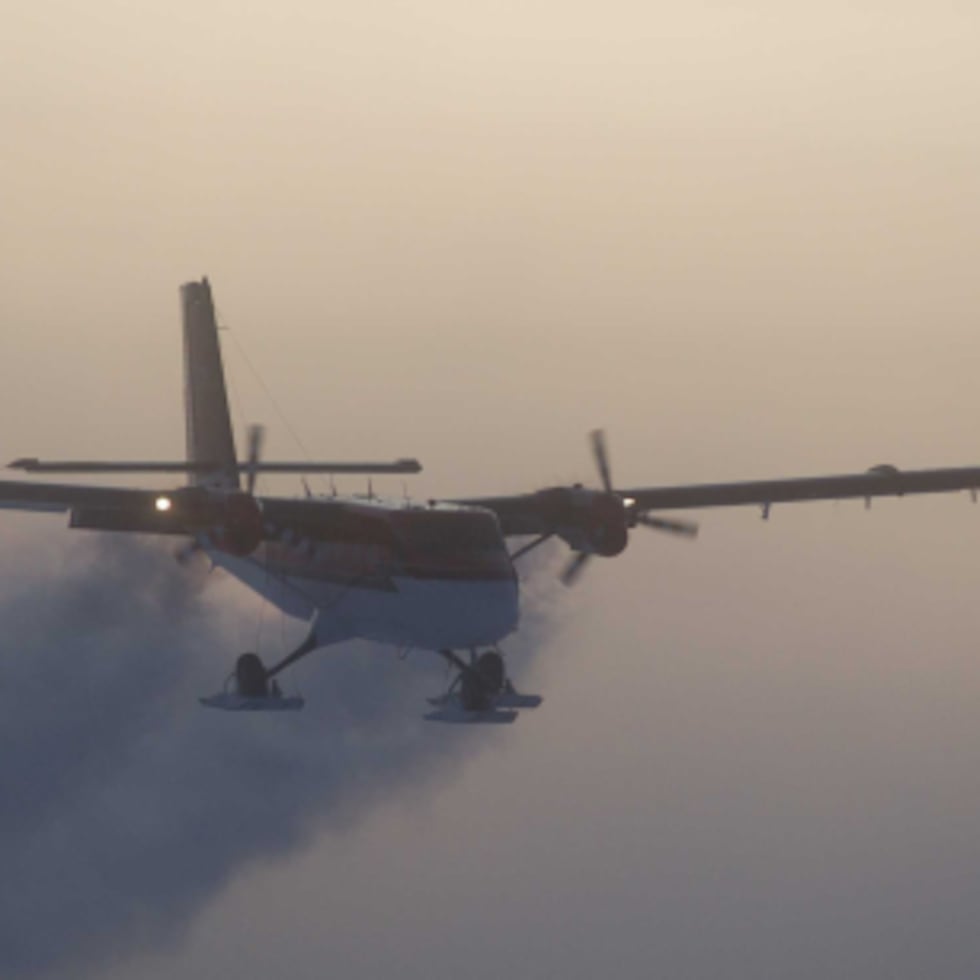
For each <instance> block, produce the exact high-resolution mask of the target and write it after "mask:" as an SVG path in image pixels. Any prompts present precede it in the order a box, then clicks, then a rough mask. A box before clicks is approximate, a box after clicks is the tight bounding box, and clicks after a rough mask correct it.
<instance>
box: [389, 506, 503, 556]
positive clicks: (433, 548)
mask: <svg viewBox="0 0 980 980" xmlns="http://www.w3.org/2000/svg"><path fill="white" fill-rule="evenodd" d="M398 518H399V519H398V520H397V522H396V523H395V528H396V534H397V536H398V539H399V541H400V542H401V543H402V545H403V546H404V548H405V550H406V551H407V552H409V553H410V554H413V555H431V556H444V555H450V554H487V553H499V552H500V551H501V550H503V548H504V543H503V538H502V536H501V533H500V525H499V524H498V523H497V518H496V516H495V515H493V514H491V513H481V512H479V511H409V512H405V513H403V514H400V515H398Z"/></svg>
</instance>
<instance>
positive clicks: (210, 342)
mask: <svg viewBox="0 0 980 980" xmlns="http://www.w3.org/2000/svg"><path fill="white" fill-rule="evenodd" d="M180 298H181V305H182V307H183V318H184V411H185V413H186V421H187V461H188V462H190V463H208V464H211V463H213V464H214V469H213V470H212V469H208V470H206V471H204V472H197V473H195V472H192V473H191V475H190V477H189V482H190V483H191V484H193V485H201V486H208V487H215V488H218V489H224V490H232V489H236V490H237V489H238V488H239V487H240V482H239V478H238V469H237V467H236V457H235V437H234V435H233V433H232V431H231V417H230V415H229V412H228V394H227V391H226V390H225V373H224V368H223V366H222V363H221V348H220V346H219V344H218V324H217V322H216V320H215V316H214V303H213V302H212V300H211V284H210V283H209V282H208V281H207V279H202V280H201V281H200V282H189V283H186V284H185V285H183V286H181V288H180Z"/></svg>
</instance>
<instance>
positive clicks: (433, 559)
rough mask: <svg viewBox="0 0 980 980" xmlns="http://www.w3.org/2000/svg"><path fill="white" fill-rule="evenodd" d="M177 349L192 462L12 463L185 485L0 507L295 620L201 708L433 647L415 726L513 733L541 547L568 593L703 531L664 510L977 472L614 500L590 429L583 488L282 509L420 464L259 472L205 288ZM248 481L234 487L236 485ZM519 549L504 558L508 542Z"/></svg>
mask: <svg viewBox="0 0 980 980" xmlns="http://www.w3.org/2000/svg"><path fill="white" fill-rule="evenodd" d="M180 296H181V308H182V322H183V347H184V403H185V405H184V407H185V420H186V447H187V453H186V459H185V460H181V461H175V462H163V461H152V460H151V461H142V462H109V461H86V460H78V461H42V460H40V459H36V458H21V459H17V460H15V461H14V462H13V463H11V464H10V466H11V467H12V468H14V469H18V470H21V471H24V472H27V473H38V474H51V473H84V474H93V473H100V474H116V473H132V472H142V473H156V474H170V473H185V474H186V475H187V482H186V484H185V485H183V486H179V487H175V488H168V489H161V490H148V489H139V488H133V487H119V486H90V485H84V484H78V483H62V484H58V483H48V482H44V481H35V482H28V481H22V480H17V481H0V508H5V509H13V510H25V511H42V512H62V513H64V512H67V513H68V515H69V516H68V524H69V527H71V528H79V529H89V530H96V531H112V532H118V533H138V534H155V535H169V536H173V537H176V538H181V539H185V540H186V539H189V544H184V545H183V546H182V547H181V548H180V549H179V551H178V553H177V556H178V559H179V560H182V561H185V560H187V559H188V558H189V557H190V556H192V555H194V554H195V553H203V554H205V555H207V556H208V557H209V558H210V560H211V561H212V563H213V564H214V565H215V566H217V567H219V568H222V569H225V570H226V571H227V572H229V573H230V574H231V575H233V576H234V577H235V578H237V579H238V580H240V581H241V582H243V583H244V584H245V585H246V586H248V587H249V588H251V589H252V590H254V591H255V592H257V593H259V594H260V595H261V596H263V597H264V598H265V599H267V600H268V601H269V602H270V603H272V604H273V605H274V606H276V607H278V608H279V609H280V610H282V612H283V613H285V614H286V615H288V616H292V617H296V618H299V619H302V620H304V621H306V622H307V623H308V625H309V628H308V630H307V632H306V635H305V637H304V639H303V641H302V643H300V644H299V645H298V646H297V647H296V648H295V649H294V650H292V651H291V652H289V653H288V654H287V655H286V656H285V657H283V658H282V659H281V660H279V661H278V662H277V663H275V664H273V665H271V666H266V665H265V664H264V663H263V662H262V660H261V659H260V658H259V656H258V655H257V654H256V653H254V652H246V653H243V654H241V655H240V656H239V657H238V659H237V661H236V663H235V666H234V669H233V671H232V672H231V674H230V675H229V678H228V680H227V681H226V683H225V687H224V689H223V690H222V691H220V692H219V693H217V694H214V695H211V696H209V697H203V698H201V699H200V700H201V703H202V704H203V705H204V706H206V707H209V708H215V709H221V710H225V711H238V712H254V711H271V712H276V711H295V710H298V709H300V708H302V707H303V704H304V702H303V699H302V698H300V697H297V696H287V695H285V694H283V692H282V691H281V689H280V687H279V682H278V679H277V678H278V675H279V674H280V673H282V672H283V671H284V670H285V669H286V668H288V667H289V666H291V665H292V664H294V663H296V662H297V661H298V660H300V659H302V658H303V657H306V656H308V655H309V654H310V653H312V652H313V651H315V650H319V649H322V648H324V647H328V646H332V645H335V644H340V643H344V642H346V641H348V640H352V639H357V638H360V639H367V640H373V641H376V642H379V643H382V644H386V645H389V646H393V647H396V648H398V649H399V650H402V651H408V650H423V651H431V652H433V653H435V654H438V655H439V656H441V657H442V658H443V659H444V660H445V661H446V663H447V664H448V666H449V668H450V669H451V671H452V672H453V679H452V682H451V683H450V685H449V687H448V689H447V690H446V691H445V692H444V693H443V694H442V695H440V696H438V697H435V698H431V699H430V706H431V708H432V709H433V710H432V711H430V712H429V713H428V714H426V715H425V716H424V717H425V718H426V719H427V720H430V721H436V722H446V723H451V724H459V723H462V724H472V723H483V724H510V723H512V722H513V721H514V720H515V719H516V718H517V717H518V715H519V713H520V711H521V710H524V709H529V708H536V707H538V706H539V705H540V704H541V702H542V698H541V697H540V696H538V695H530V694H520V693H518V692H517V691H516V690H515V688H514V685H513V683H512V681H511V679H510V678H509V676H508V674H507V670H506V666H505V661H504V658H503V654H502V653H501V651H500V643H501V641H503V640H504V639H505V638H506V637H507V636H509V635H510V634H512V633H513V632H514V631H515V630H516V629H517V628H518V623H519V619H520V594H519V593H520V588H519V580H518V576H517V572H516V563H517V562H518V561H520V560H521V558H523V557H524V556H525V555H527V554H528V553H530V552H531V551H533V550H534V549H535V548H537V547H538V546H540V545H541V544H543V543H544V542H545V541H549V540H552V539H555V538H557V539H559V540H561V541H563V542H564V543H565V544H566V545H568V547H569V548H570V550H571V557H570V559H569V561H568V563H567V565H566V566H565V568H564V570H563V572H562V573H561V580H562V582H564V583H565V584H566V585H572V584H574V583H575V582H576V581H577V580H578V578H579V576H580V575H581V574H582V572H583V571H584V569H585V567H586V566H587V565H588V563H589V562H590V561H591V560H592V559H593V558H595V557H600V558H613V557H615V556H617V555H619V554H621V553H622V552H623V551H624V550H625V548H626V547H627V544H628V543H629V539H630V534H631V532H632V531H633V530H635V529H636V528H639V527H644V528H647V529H650V530H654V531H661V532H665V533H669V534H675V535H680V536H683V537H688V538H693V537H694V536H696V534H697V531H698V527H697V525H696V524H694V523H693V522H691V521H689V520H687V519H677V518H673V517H665V516H663V513H664V512H671V511H676V510H694V509H701V508H710V507H730V506H745V505H754V506H758V507H760V508H761V509H762V516H763V517H764V518H768V517H769V512H770V508H771V507H772V506H773V505H774V504H778V503H787V502H793V501H813V500H840V499H847V498H858V499H860V498H863V499H864V500H865V501H866V502H869V503H870V501H871V499H872V498H875V497H895V496H897V497H901V496H905V495H907V494H923V493H943V492H951V491H957V490H967V491H969V492H970V493H971V495H972V496H973V498H974V500H975V499H976V494H977V491H978V489H980V467H958V468H947V469H931V470H909V471H902V470H899V469H897V468H896V467H894V466H891V465H878V466H873V467H872V468H871V469H869V470H868V471H867V472H864V473H854V474H844V475H839V476H818V477H802V478H789V479H775V480H761V481H746V482H739V483H709V484H693V485H681V486H662V487H637V488H629V489H617V488H616V487H615V485H614V483H613V479H612V472H611V468H610V461H609V453H608V449H607V445H606V440H605V436H604V435H603V433H602V432H601V431H599V430H597V431H595V432H593V433H592V434H591V448H592V454H593V457H594V460H595V463H596V467H597V470H598V476H599V486H598V487H597V488H590V487H585V486H583V485H581V484H574V485H570V486H555V487H547V488H544V489H540V490H535V491H531V492H529V493H523V494H515V495H509V496H496V497H474V498H467V499H447V500H428V501H425V502H421V503H420V502H411V501H409V500H397V501H391V500H382V499H380V498H378V497H376V496H375V495H374V494H373V493H371V494H369V495H368V496H367V497H363V496H352V497H345V496H337V495H331V496H329V497H313V496H310V495H309V494H308V495H307V496H306V497H305V498H289V497H281V496H266V495H259V494H257V493H256V480H257V478H258V476H259V474H261V473H299V474H305V473H314V472H318V473H368V474H373V473H417V472H419V471H420V469H421V466H420V464H419V463H418V461H417V460H414V459H399V460H394V461H392V462H382V463H377V462H355V463H340V462H295V463H294V462H265V461H263V460H262V458H261V453H262V441H263V430H262V428H261V427H258V426H253V427H251V428H250V429H249V430H248V434H247V454H246V458H245V460H244V461H241V460H239V457H238V456H237V454H236V450H235V439H234V434H233V431H232V426H231V420H230V413H229V408H228V398H227V392H226V387H225V376H224V367H223V363H222V357H221V349H220V344H219V339H218V324H217V320H216V316H215V310H214V302H213V297H212V292H211V286H210V284H209V282H208V280H207V279H206V278H203V279H201V280H200V281H192V282H188V283H186V284H184V285H183V286H182V287H181V289H180ZM242 477H244V485H243V481H242ZM511 538H517V539H520V540H521V543H520V545H519V546H517V547H516V548H514V550H511V549H510V547H509V545H508V540H509V539H511Z"/></svg>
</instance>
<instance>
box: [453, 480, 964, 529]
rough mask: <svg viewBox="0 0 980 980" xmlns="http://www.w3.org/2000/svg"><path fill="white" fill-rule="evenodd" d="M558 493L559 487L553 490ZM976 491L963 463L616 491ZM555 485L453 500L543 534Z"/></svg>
mask: <svg viewBox="0 0 980 980" xmlns="http://www.w3.org/2000/svg"><path fill="white" fill-rule="evenodd" d="M556 489H559V490H560V491H562V490H564V489H565V488H556ZM956 490H969V491H971V492H973V493H976V492H977V491H980V467H977V466H966V467H957V468H950V469H935V470H908V471H902V470H898V469H896V468H895V467H893V466H875V467H873V468H872V469H870V470H868V471H867V472H865V473H850V474H841V475H836V476H812V477H794V478H790V479H778V480H748V481H743V482H737V483H699V484H681V485H678V486H669V487H635V488H632V489H623V490H618V491H617V494H618V495H619V496H620V497H622V498H623V499H624V500H628V501H632V502H633V506H635V508H636V509H637V510H638V511H648V510H649V511H659V510H688V509H692V510H693V509H700V508H705V507H739V506H745V505H754V506H757V507H762V508H764V509H767V508H768V507H770V506H771V505H772V504H783V503H794V502H803V501H816V500H846V499H866V500H870V499H872V498H874V497H904V496H906V495H913V494H924V493H950V492H953V491H956ZM554 500H555V489H546V490H539V491H537V492H536V493H527V494H516V495H514V496H501V497H482V498H479V497H478V498H471V499H467V500H457V501H454V502H455V503H459V504H465V505H469V506H476V507H485V508H487V509H488V510H492V511H493V512H494V513H496V515H497V517H498V519H499V520H500V524H501V527H502V529H503V532H504V534H507V535H529V534H547V533H549V532H551V531H553V530H554V528H555V524H556V521H555V514H554V509H555V508H554Z"/></svg>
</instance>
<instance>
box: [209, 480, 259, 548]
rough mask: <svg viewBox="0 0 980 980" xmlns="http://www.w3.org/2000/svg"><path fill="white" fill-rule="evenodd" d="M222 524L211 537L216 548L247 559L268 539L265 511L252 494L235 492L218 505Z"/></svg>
mask: <svg viewBox="0 0 980 980" xmlns="http://www.w3.org/2000/svg"><path fill="white" fill-rule="evenodd" d="M218 512H219V514H220V518H219V522H218V524H217V525H216V526H215V527H214V528H213V530H212V533H211V537H212V540H213V541H214V544H215V547H217V548H220V549H221V550H222V551H227V552H228V554H230V555H237V556H238V557H240V558H244V557H246V556H247V555H250V554H252V552H253V551H255V549H256V548H258V546H259V545H260V544H262V541H263V540H264V538H265V525H264V521H263V520H262V510H261V509H260V507H259V505H258V502H257V501H256V499H255V498H254V497H253V496H252V495H251V494H248V493H232V494H229V495H228V496H227V497H225V498H224V500H222V501H221V502H220V504H219V506H218Z"/></svg>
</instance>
